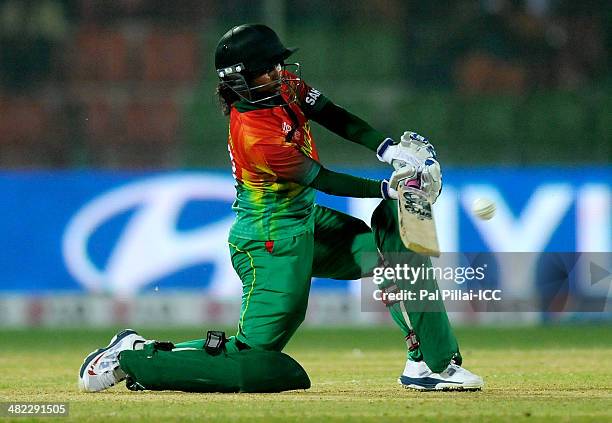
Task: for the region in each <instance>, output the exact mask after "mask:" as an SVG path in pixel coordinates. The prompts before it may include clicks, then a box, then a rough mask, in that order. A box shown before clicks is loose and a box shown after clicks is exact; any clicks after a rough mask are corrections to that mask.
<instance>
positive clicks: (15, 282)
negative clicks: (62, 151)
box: [0, 167, 612, 299]
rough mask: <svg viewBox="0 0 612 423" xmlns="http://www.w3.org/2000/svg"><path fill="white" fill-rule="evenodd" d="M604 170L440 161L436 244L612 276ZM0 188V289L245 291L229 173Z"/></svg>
mask: <svg viewBox="0 0 612 423" xmlns="http://www.w3.org/2000/svg"><path fill="white" fill-rule="evenodd" d="M346 171H348V172H354V173H356V174H361V175H364V176H370V177H386V176H387V175H384V174H382V173H380V172H369V173H368V172H365V171H363V170H355V169H353V170H351V169H346ZM611 174H612V170H611V169H610V168H608V167H599V168H591V167H580V168H567V167H556V168H506V167H499V168H493V167H491V168H475V169H457V168H453V169H448V170H445V174H444V189H443V194H442V195H441V197H440V198H439V200H438V202H437V203H436V205H435V206H434V209H435V210H434V213H435V215H436V218H437V224H438V232H439V237H440V242H441V249H442V250H443V251H446V252H466V251H471V252H521V253H522V252H530V253H538V252H600V253H604V254H603V257H604V263H598V265H597V266H598V269H601V271H600V273H601V272H603V273H601V275H602V276H603V277H604V278H605V277H609V275H606V272H608V271H609V269H610V267H609V265H610V260H609V257H610V254H609V252H610V249H611V244H612V232H611V231H612V226H611V204H612V201H611V193H610V187H611V181H612V177H611ZM0 192H2V193H3V196H2V198H1V199H0V233H1V234H2V244H3V248H2V249H0V268H1V269H2V272H1V273H0V294H1V295H2V296H7V295H23V294H25V295H34V296H37V295H46V294H64V295H72V294H82V293H85V292H89V293H95V294H104V295H109V296H111V297H120V298H130V297H134V296H136V294H138V295H144V294H151V293H155V292H163V293H168V294H170V293H180V292H192V291H198V292H200V293H202V294H206V295H207V296H209V297H214V298H220V299H223V298H239V297H240V293H241V286H240V282H239V280H238V279H237V277H236V275H235V274H234V271H233V269H232V266H231V264H230V261H229V252H228V247H227V242H226V239H227V232H228V229H229V227H230V225H231V223H232V219H233V213H232V210H231V203H232V200H233V197H234V188H233V180H232V178H231V175H230V174H229V173H223V172H209V171H176V172H163V173H162V172H140V173H137V172H119V171H112V172H111V171H49V172H43V171H11V172H9V171H5V172H2V173H0ZM478 197H487V198H489V199H491V200H493V201H495V203H496V205H497V214H496V216H495V217H494V218H493V219H491V220H489V221H483V220H478V219H477V218H476V217H474V216H473V215H472V214H471V212H470V209H471V204H472V202H473V201H474V199H476V198H478ZM319 202H320V203H322V204H324V205H327V206H329V207H332V208H335V209H338V210H341V211H345V212H347V213H350V214H353V215H355V216H358V217H361V218H363V219H364V220H366V221H369V216H370V214H371V211H372V210H373V208H374V207H375V206H376V204H377V200H367V199H366V200H361V199H349V198H340V197H332V196H328V195H321V196H320V197H319ZM601 256H602V255H599V257H601ZM598 271H599V270H598ZM528 283H529V280H528V279H527V280H523V281H522V282H521V285H523V284H528ZM355 289H357V290H358V288H355V284H352V283H350V282H348V281H329V280H317V281H315V282H314V284H313V292H314V293H317V292H323V291H332V290H335V291H341V292H351V291H354V290H355ZM600 294H601V295H607V293H604V292H602V293H600Z"/></svg>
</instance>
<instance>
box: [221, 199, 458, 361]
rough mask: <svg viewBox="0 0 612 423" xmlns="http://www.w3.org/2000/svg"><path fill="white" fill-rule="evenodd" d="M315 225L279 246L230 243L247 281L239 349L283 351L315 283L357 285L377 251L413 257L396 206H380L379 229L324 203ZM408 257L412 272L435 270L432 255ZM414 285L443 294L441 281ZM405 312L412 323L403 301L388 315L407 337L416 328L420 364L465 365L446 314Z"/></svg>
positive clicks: (391, 307) (238, 240)
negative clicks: (329, 281) (457, 361)
mask: <svg viewBox="0 0 612 423" xmlns="http://www.w3.org/2000/svg"><path fill="white" fill-rule="evenodd" d="M314 220H315V224H314V231H307V232H304V233H302V234H300V235H296V236H293V237H290V238H285V239H279V240H273V242H272V241H268V242H266V241H253V240H248V239H244V238H237V237H231V238H230V240H229V246H230V252H231V258H232V264H233V266H234V269H235V270H236V272H237V273H238V276H239V277H240V279H241V281H242V308H241V312H240V317H239V321H238V333H237V335H236V340H237V341H239V342H240V343H243V344H246V345H248V346H249V347H251V348H256V349H264V350H275V351H281V350H282V349H283V348H284V347H285V345H286V344H287V342H288V341H289V339H290V338H291V336H292V335H293V334H294V333H295V331H296V330H297V328H298V327H299V326H300V324H301V323H302V322H303V321H304V317H305V315H306V309H307V306H308V294H309V291H310V282H311V278H312V277H322V278H330V279H340V280H351V279H358V278H360V277H362V276H365V275H368V274H369V273H371V271H372V269H373V268H374V267H375V266H376V265H378V264H380V263H379V262H378V254H377V250H379V251H380V252H382V253H383V255H384V254H385V253H386V252H393V253H399V252H402V251H403V252H406V253H408V250H406V248H405V247H404V245H403V244H402V242H401V238H400V236H399V231H398V225H397V203H396V202H395V201H391V200H389V201H382V202H381V203H380V205H379V206H378V207H377V209H376V210H375V212H374V214H373V216H372V229H370V227H368V225H367V224H366V223H365V222H363V221H362V220H360V219H357V218H355V217H352V216H349V215H347V214H345V213H341V212H338V211H336V210H332V209H329V208H326V207H322V206H319V205H317V206H315V219H314ZM407 255H409V264H410V265H411V266H415V267H418V266H422V265H426V266H430V265H431V263H430V261H429V258H427V257H424V256H421V255H418V254H414V253H412V254H405V255H404V256H407ZM396 256H399V255H397V254H396ZM415 285H416V286H419V287H423V286H427V285H429V286H427V288H428V289H437V284H436V281H435V280H421V281H418V282H417V284H415ZM432 287H433V288H432ZM404 307H405V309H404V311H406V312H407V314H408V316H409V320H410V322H407V321H406V319H405V313H403V312H402V305H401V304H400V303H396V304H392V305H389V306H388V310H389V312H390V313H391V316H392V318H393V320H394V321H395V322H396V323H397V324H398V325H399V327H400V329H401V331H402V332H403V334H404V336H405V337H406V336H408V334H409V332H410V327H412V329H413V330H414V333H415V334H416V337H417V338H418V340H419V344H420V345H419V347H418V348H415V349H413V350H412V351H410V352H409V356H410V357H411V358H412V359H413V360H421V359H424V360H425V362H426V363H427V364H428V365H429V367H430V368H431V369H432V370H433V371H435V372H439V371H442V370H444V369H445V368H446V366H448V364H449V362H450V361H451V359H452V358H455V359H458V357H459V350H458V345H457V341H456V339H455V337H454V335H453V332H452V330H451V327H450V324H449V321H448V317H447V315H446V312H445V311H442V312H418V311H411V310H410V305H409V304H407V303H406V304H404ZM440 307H441V309H442V310H444V309H443V305H441V306H440Z"/></svg>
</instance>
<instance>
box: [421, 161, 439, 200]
mask: <svg viewBox="0 0 612 423" xmlns="http://www.w3.org/2000/svg"><path fill="white" fill-rule="evenodd" d="M420 174H421V178H420V179H421V190H422V191H423V192H425V194H427V197H429V201H430V202H431V204H433V203H435V202H436V200H437V199H438V196H439V195H440V193H441V192H442V170H441V169H440V163H438V161H437V160H436V159H433V158H430V159H426V160H425V163H424V164H423V167H422V169H421V171H420Z"/></svg>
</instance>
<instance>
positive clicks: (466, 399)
mask: <svg viewBox="0 0 612 423" xmlns="http://www.w3.org/2000/svg"><path fill="white" fill-rule="evenodd" d="M114 332H115V330H114V329H108V330H98V329H96V330H44V329H42V330H22V331H6V330H5V331H0V339H2V343H1V349H0V375H1V376H0V401H16V402H25V401H58V402H66V403H68V404H69V417H68V418H66V417H60V418H51V420H48V419H49V418H48V417H47V418H45V419H44V420H43V421H53V420H63V421H66V420H72V421H100V422H108V421H111V420H112V421H114V420H125V421H128V420H129V421H146V422H152V421H196V420H197V421H204V422H215V421H228V422H229V421H232V422H234V421H245V422H246V421H248V422H253V421H266V422H276V421H278V422H286V421H299V422H309V421H313V422H320V421H326V422H327V421H332V422H334V421H371V422H390V421H403V422H410V421H412V422H418V423H421V422H430V421H443V422H459V421H471V422H478V421H483V422H497V421H504V422H519V421H529V422H540V421H546V422H566V421H567V422H575V421H593V422H606V421H610V422H612V326H610V325H599V326H546V327H539V328H526V329H518V328H503V329H499V328H460V329H458V330H457V331H456V332H457V335H458V337H459V341H460V344H461V346H462V351H463V355H464V360H465V365H466V367H467V368H469V369H470V370H472V371H474V372H475V373H478V374H480V375H482V376H483V377H484V378H485V382H486V387H485V389H484V390H483V391H482V392H429V393H424V392H414V391H409V390H405V389H403V388H401V387H400V386H399V385H397V383H396V378H397V376H398V375H399V373H400V372H401V370H402V369H403V365H404V353H403V351H404V348H405V347H404V344H403V341H402V339H401V337H398V333H397V331H396V330H394V329H393V328H387V327H385V328H380V329H374V328H372V329H346V330H341V329H328V330H306V329H304V330H301V331H299V332H298V334H297V335H296V336H295V338H294V339H293V340H292V342H291V343H290V344H289V346H288V348H287V352H288V353H289V354H290V355H292V356H293V357H295V358H296V359H297V360H298V361H299V362H300V363H302V364H303V366H304V368H305V369H306V370H307V371H308V372H309V374H310V376H311V380H312V388H311V389H309V390H307V391H299V392H296V391H294V392H285V393H281V394H186V393H181V392H129V391H127V390H126V389H125V387H124V386H123V385H120V386H116V387H114V388H112V389H110V390H108V391H105V392H102V393H97V394H86V393H80V392H77V389H76V378H77V371H78V368H79V365H80V364H81V361H82V359H83V357H85V355H86V354H87V353H89V352H90V351H91V350H93V349H95V348H97V347H100V346H103V345H106V344H107V342H108V341H109V339H110V337H111V336H112V335H113V334H114ZM141 333H142V334H143V335H144V336H145V337H147V338H156V339H167V340H174V341H178V340H185V339H193V338H197V337H200V335H201V333H202V331H201V330H199V329H181V330H153V329H148V330H143V331H141ZM0 420H3V418H0ZM26 420H28V419H27V418H23V417H20V418H17V419H15V421H19V422H23V421H26Z"/></svg>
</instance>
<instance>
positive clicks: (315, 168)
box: [252, 140, 397, 199]
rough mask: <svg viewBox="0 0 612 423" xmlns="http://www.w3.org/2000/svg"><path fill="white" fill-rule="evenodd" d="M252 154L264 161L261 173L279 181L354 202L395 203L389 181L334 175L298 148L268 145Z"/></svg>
mask: <svg viewBox="0 0 612 423" xmlns="http://www.w3.org/2000/svg"><path fill="white" fill-rule="evenodd" d="M252 154H256V155H258V156H259V157H261V160H260V162H261V163H264V165H263V167H262V170H264V171H266V172H268V173H270V174H272V175H274V176H276V178H278V179H279V180H282V181H289V182H295V183H298V184H300V185H303V186H309V187H312V188H314V189H316V190H318V191H322V192H325V193H327V194H330V195H338V196H343V197H355V198H385V199H391V198H392V199H396V198H397V192H396V190H394V189H392V188H391V187H390V186H389V182H388V181H387V180H374V179H368V178H361V177H358V176H352V175H348V174H346V173H340V172H334V171H332V170H329V169H325V168H324V167H323V166H322V165H321V164H320V163H319V162H317V161H316V160H314V159H312V158H311V157H308V156H306V155H305V154H304V153H302V152H301V151H300V150H299V149H298V148H297V147H296V146H295V144H292V143H287V142H284V140H283V141H282V142H278V141H277V142H269V143H265V144H264V143H262V144H258V145H257V146H256V147H255V148H254V150H253V151H252Z"/></svg>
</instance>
